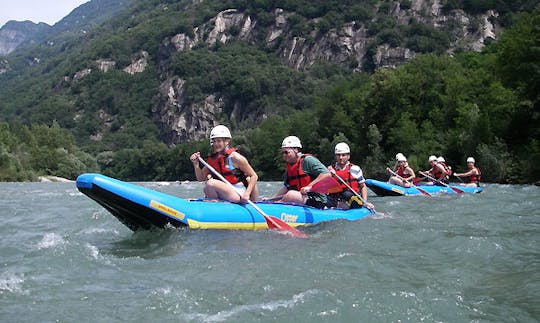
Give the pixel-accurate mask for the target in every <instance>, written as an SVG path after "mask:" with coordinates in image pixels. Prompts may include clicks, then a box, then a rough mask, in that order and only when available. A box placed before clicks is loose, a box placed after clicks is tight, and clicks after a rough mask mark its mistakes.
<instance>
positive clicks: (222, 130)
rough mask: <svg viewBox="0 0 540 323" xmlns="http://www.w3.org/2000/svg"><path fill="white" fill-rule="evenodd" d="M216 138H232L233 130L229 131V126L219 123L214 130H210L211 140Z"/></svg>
mask: <svg viewBox="0 0 540 323" xmlns="http://www.w3.org/2000/svg"><path fill="white" fill-rule="evenodd" d="M214 138H229V139H230V138H232V137H231V132H230V131H229V128H227V127H225V126H223V125H219V126H215V127H214V128H213V129H212V131H210V140H212V139H214Z"/></svg>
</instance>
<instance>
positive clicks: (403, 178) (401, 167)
mask: <svg viewBox="0 0 540 323" xmlns="http://www.w3.org/2000/svg"><path fill="white" fill-rule="evenodd" d="M396 161H397V165H396V168H395V169H394V170H392V171H393V172H394V173H396V174H398V175H399V176H396V175H392V176H390V179H389V180H388V182H389V183H390V184H395V185H399V186H401V187H411V181H412V180H413V178H415V177H416V175H415V174H414V170H413V169H412V167H411V166H409V164H408V163H407V158H406V157H405V155H403V154H402V153H397V155H396ZM386 171H387V172H389V173H390V171H391V169H390V168H389V167H387V168H386Z"/></svg>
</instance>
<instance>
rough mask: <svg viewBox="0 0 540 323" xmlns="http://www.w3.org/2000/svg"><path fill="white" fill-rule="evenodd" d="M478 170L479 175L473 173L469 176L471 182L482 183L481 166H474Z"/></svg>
mask: <svg viewBox="0 0 540 323" xmlns="http://www.w3.org/2000/svg"><path fill="white" fill-rule="evenodd" d="M474 168H476V170H477V171H478V175H471V176H469V183H477V184H478V183H480V179H481V178H482V172H480V168H478V167H474Z"/></svg>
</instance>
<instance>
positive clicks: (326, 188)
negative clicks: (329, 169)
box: [311, 177, 343, 194]
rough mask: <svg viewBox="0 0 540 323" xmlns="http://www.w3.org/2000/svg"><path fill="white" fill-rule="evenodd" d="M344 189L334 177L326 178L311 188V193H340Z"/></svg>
mask: <svg viewBox="0 0 540 323" xmlns="http://www.w3.org/2000/svg"><path fill="white" fill-rule="evenodd" d="M342 190H343V189H342V188H341V185H340V184H339V183H338V181H336V179H335V178H334V177H326V178H324V179H322V180H320V181H318V182H317V183H315V184H313V186H311V191H312V192H316V193H320V194H332V193H339V192H341V191H342Z"/></svg>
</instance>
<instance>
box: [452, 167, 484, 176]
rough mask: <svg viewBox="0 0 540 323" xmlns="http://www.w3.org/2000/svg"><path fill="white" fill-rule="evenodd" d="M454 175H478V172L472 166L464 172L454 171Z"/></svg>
mask: <svg viewBox="0 0 540 323" xmlns="http://www.w3.org/2000/svg"><path fill="white" fill-rule="evenodd" d="M454 175H456V176H457V177H468V176H471V175H478V172H477V171H476V168H473V169H471V170H470V171H468V172H466V173H454Z"/></svg>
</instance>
